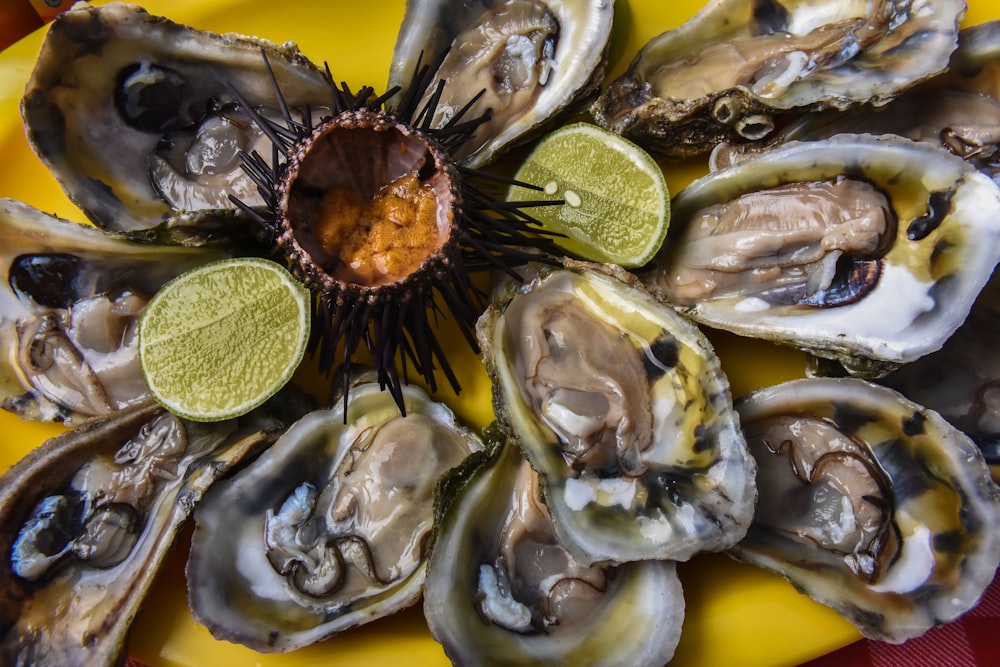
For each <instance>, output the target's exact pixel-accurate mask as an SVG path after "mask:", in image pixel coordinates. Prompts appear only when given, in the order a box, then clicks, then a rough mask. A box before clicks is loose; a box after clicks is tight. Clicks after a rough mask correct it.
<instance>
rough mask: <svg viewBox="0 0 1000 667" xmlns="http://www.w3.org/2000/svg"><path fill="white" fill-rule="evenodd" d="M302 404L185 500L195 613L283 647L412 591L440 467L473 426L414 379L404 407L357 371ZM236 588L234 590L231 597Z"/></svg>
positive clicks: (468, 438) (235, 634) (233, 637)
mask: <svg viewBox="0 0 1000 667" xmlns="http://www.w3.org/2000/svg"><path fill="white" fill-rule="evenodd" d="M352 382H353V383H354V386H353V387H352V388H351V391H350V393H349V395H348V396H349V398H348V399H347V404H346V407H345V405H344V403H343V402H340V401H338V404H337V406H336V407H334V408H332V409H329V410H318V411H314V412H312V413H310V414H308V415H306V416H305V417H303V418H302V419H301V420H299V421H298V422H296V423H295V424H293V425H292V427H291V428H290V429H288V431H287V432H286V433H285V434H284V435H283V436H282V437H281V438H280V439H279V440H278V442H276V443H275V444H274V446H273V447H271V448H270V449H269V450H268V451H266V452H264V454H262V455H261V456H260V457H259V458H258V459H257V460H256V461H254V462H253V463H252V464H251V465H250V466H248V467H247V468H246V469H245V470H243V471H241V472H240V473H239V474H238V475H236V476H235V477H233V478H231V479H229V480H226V481H224V482H220V483H219V484H218V485H216V487H214V488H213V489H212V490H211V491H210V492H209V494H207V495H206V497H205V500H204V502H203V503H202V504H201V505H200V506H199V507H198V508H197V510H196V511H195V520H196V523H197V525H196V528H195V533H194V537H193V540H192V546H191V555H190V558H189V560H188V565H187V577H188V600H189V603H190V606H191V610H192V612H193V614H194V616H195V618H196V619H197V620H198V621H199V622H200V623H202V624H203V625H205V626H206V627H207V628H208V629H209V630H210V631H211V632H212V634H213V636H215V637H216V638H217V639H223V640H227V641H232V642H238V643H241V644H244V645H246V646H249V647H250V648H252V649H254V650H257V651H262V652H284V651H290V650H293V649H295V648H299V647H301V646H305V645H308V644H311V643H313V642H316V641H319V640H320V639H323V638H325V637H328V636H330V635H332V634H334V633H336V632H340V631H341V630H345V629H347V628H350V627H353V626H355V625H359V624H361V623H366V622H368V621H372V620H374V619H376V618H380V617H382V616H386V615H388V614H391V613H393V612H395V611H398V610H399V609H402V608H404V607H406V606H409V605H411V604H413V603H415V602H416V601H417V599H418V598H419V597H420V592H421V586H422V584H423V580H424V572H425V566H426V556H427V547H428V542H429V539H428V538H429V536H430V531H431V527H432V524H433V503H434V497H435V486H436V484H437V482H438V480H439V478H440V477H441V476H442V475H443V474H444V473H445V472H446V471H447V470H449V469H450V468H452V467H454V466H456V465H458V464H459V463H460V462H461V461H462V460H463V459H464V458H465V457H466V456H468V455H469V454H470V453H471V452H473V451H475V450H477V449H481V447H482V444H481V443H480V441H479V439H478V438H477V437H476V436H475V435H474V434H473V433H472V432H470V431H469V430H468V429H466V428H464V427H462V426H460V425H458V424H457V423H456V421H455V417H454V415H453V414H452V412H451V411H450V410H449V409H448V408H447V407H446V406H444V405H443V404H441V403H435V402H432V401H431V400H430V399H429V398H428V397H427V395H426V394H424V393H423V391H422V390H420V389H418V388H417V387H413V386H405V387H403V388H402V394H403V400H404V401H405V404H406V416H405V417H401V416H400V414H399V410H398V409H397V407H396V404H395V402H394V400H393V398H392V397H391V396H390V395H389V392H385V391H382V389H381V387H380V386H379V384H378V383H377V382H374V381H372V378H371V377H370V376H369V375H361V376H358V377H355V378H352ZM233 600H239V601H240V603H239V604H233Z"/></svg>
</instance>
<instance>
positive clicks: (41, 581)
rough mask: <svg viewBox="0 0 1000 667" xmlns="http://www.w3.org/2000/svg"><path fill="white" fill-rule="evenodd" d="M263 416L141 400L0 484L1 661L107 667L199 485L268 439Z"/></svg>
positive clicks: (51, 444) (80, 430) (44, 449)
mask: <svg viewBox="0 0 1000 667" xmlns="http://www.w3.org/2000/svg"><path fill="white" fill-rule="evenodd" d="M280 428H281V425H280V423H279V422H277V421H273V420H271V419H270V418H262V419H259V420H258V419H257V418H254V419H252V420H251V419H247V420H245V421H241V422H239V423H237V422H232V421H230V422H215V423H212V424H196V423H193V422H187V421H184V420H182V419H180V418H178V417H175V416H173V415H171V414H170V413H168V412H166V411H165V410H164V409H163V408H161V407H160V406H158V405H156V404H155V403H152V402H151V401H148V402H146V403H143V404H140V405H135V406H130V407H128V408H124V409H122V410H118V411H116V412H115V413H114V414H113V415H110V416H108V417H100V418H95V419H92V420H90V421H87V422H86V423H84V424H82V425H80V426H78V427H76V428H74V429H72V430H69V431H66V432H65V433H63V434H61V435H59V436H56V437H55V438H53V439H51V440H49V441H47V442H46V443H44V444H43V445H42V446H40V447H38V448H37V449H35V450H34V451H32V452H31V453H30V454H29V455H28V456H27V457H25V458H24V459H23V460H21V461H20V462H18V463H16V464H15V465H14V466H12V467H11V468H10V469H9V470H8V471H7V472H6V473H5V474H4V475H3V477H0V525H2V526H3V530H2V531H0V547H2V549H0V551H2V552H3V554H5V556H6V559H5V561H4V563H3V567H2V568H0V583H2V585H3V590H4V596H3V599H2V602H0V663H3V664H5V665H35V666H36V667H45V666H51V667H74V666H79V667H84V666H86V667H91V666H92V665H108V666H110V665H116V664H120V661H121V660H122V659H123V658H124V655H123V651H124V646H125V639H126V636H127V634H128V630H129V627H130V625H131V623H132V620H133V619H134V618H135V615H136V613H137V612H138V610H139V605H140V604H141V603H142V600H143V598H144V597H145V594H146V591H148V590H149V588H150V585H151V584H152V579H153V576H154V575H155V573H156V571H157V570H158V568H159V565H160V563H161V562H162V561H163V559H164V557H165V556H166V554H167V553H168V551H169V549H170V547H171V545H172V544H173V542H174V538H175V536H176V534H177V532H178V530H179V529H180V527H181V526H182V525H183V523H184V521H185V520H186V519H187V517H188V516H189V514H190V512H191V509H192V508H193V507H194V505H195V504H196V503H197V502H198V500H199V499H200V498H201V495H202V494H203V493H204V492H205V489H206V488H208V486H209V485H210V484H211V483H212V482H214V481H215V479H217V478H218V477H219V476H221V475H222V474H224V473H225V472H226V471H227V470H228V469H229V468H230V467H231V466H232V465H234V464H235V463H236V462H238V461H240V460H241V459H243V458H244V457H245V456H250V455H253V454H255V453H256V452H257V451H259V450H260V449H261V448H262V447H264V446H266V445H267V444H269V443H270V442H272V441H273V440H274V437H275V433H276V431H278V430H280Z"/></svg>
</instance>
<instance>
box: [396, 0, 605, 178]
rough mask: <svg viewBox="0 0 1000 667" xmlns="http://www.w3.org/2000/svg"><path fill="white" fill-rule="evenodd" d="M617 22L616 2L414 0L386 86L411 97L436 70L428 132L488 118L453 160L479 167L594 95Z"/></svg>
mask: <svg viewBox="0 0 1000 667" xmlns="http://www.w3.org/2000/svg"><path fill="white" fill-rule="evenodd" d="M613 17H614V0H476V1H475V2H457V1H455V0H407V3H406V12H405V14H404V16H403V25H402V27H401V29H400V32H399V36H398V38H397V41H396V46H395V49H394V51H393V56H392V64H391V67H390V71H389V86H390V88H391V87H394V86H401V87H403V88H404V89H406V88H408V87H409V86H410V85H411V83H412V82H413V80H414V77H415V73H416V72H417V71H418V70H419V67H420V63H421V62H428V61H430V63H431V69H432V72H431V73H430V74H428V76H429V77H430V78H432V80H433V81H435V82H438V81H440V82H443V89H442V90H438V86H437V85H431V86H429V87H428V90H427V92H426V93H424V95H423V100H422V101H421V103H420V106H421V107H422V106H424V105H427V104H428V103H430V104H431V108H432V109H433V117H432V118H430V119H429V123H430V124H431V126H433V127H440V126H444V125H446V124H448V123H449V122H453V119H455V120H456V121H457V120H458V117H463V116H464V117H465V118H476V117H479V116H481V115H483V113H485V112H487V110H488V111H489V113H490V118H489V120H488V121H486V122H485V123H484V124H482V125H480V126H479V127H478V128H476V130H475V133H474V134H473V136H472V137H471V138H470V139H469V140H468V141H465V142H464V143H463V145H462V146H461V147H460V148H458V149H457V150H456V151H455V152H454V154H453V157H454V158H455V159H456V160H459V161H460V162H462V163H463V164H465V165H467V166H471V167H477V166H481V165H483V164H486V163H488V162H491V161H493V160H494V159H496V157H497V155H498V154H500V153H501V152H503V151H504V150H506V149H508V148H510V147H511V146H512V145H514V144H515V143H516V142H520V141H525V140H527V139H529V138H530V137H531V136H535V135H537V134H539V133H540V132H541V131H543V129H544V128H545V127H547V126H548V125H549V124H550V123H551V122H552V121H554V120H555V119H556V118H557V117H558V116H560V115H564V114H566V113H567V112H571V111H573V110H574V109H575V107H577V106H580V105H583V104H585V103H587V102H589V101H590V100H591V99H593V97H595V96H596V95H597V91H598V88H599V86H600V84H601V81H602V79H603V78H604V66H605V63H606V61H607V57H608V49H609V47H610V43H611V27H612V19H613ZM470 102H471V103H472V105H471V107H470V108H469V109H468V110H464V111H463V109H464V107H465V106H466V104H469V103H470Z"/></svg>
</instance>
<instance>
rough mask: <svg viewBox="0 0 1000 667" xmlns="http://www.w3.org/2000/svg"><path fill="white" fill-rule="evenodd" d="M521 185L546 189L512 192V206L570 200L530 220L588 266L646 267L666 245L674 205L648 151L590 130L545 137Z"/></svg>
mask: <svg viewBox="0 0 1000 667" xmlns="http://www.w3.org/2000/svg"><path fill="white" fill-rule="evenodd" d="M515 179H516V180H519V181H523V182H526V183H531V184H534V185H538V186H540V187H543V188H546V189H545V191H544V192H538V191H535V190H530V189H528V188H523V187H520V186H517V185H515V186H512V187H511V188H510V191H509V193H508V199H509V200H511V201H528V200H550V201H551V200H564V201H565V203H564V204H562V205H557V206H545V207H538V208H532V209H530V210H529V214H530V215H532V216H533V217H535V218H536V219H538V220H539V222H541V223H542V225H543V226H544V227H545V228H546V229H547V230H549V231H553V232H558V233H560V234H563V235H564V237H562V238H556V239H554V241H555V243H556V244H558V245H559V246H560V247H562V248H563V249H564V250H566V251H567V252H568V253H570V254H573V255H576V256H578V257H581V258H583V259H587V260H591V261H600V262H610V263H613V264H618V265H621V266H624V267H627V268H634V267H638V266H642V265H643V264H645V263H646V262H648V261H649V260H650V259H652V257H653V255H655V254H656V251H657V250H658V249H659V248H660V246H661V245H662V244H663V241H664V239H665V238H666V234H667V228H668V225H669V221H670V199H669V192H668V189H667V185H666V181H665V179H664V177H663V172H662V170H661V169H660V167H659V165H658V164H657V163H656V161H655V160H654V159H653V158H652V157H651V156H650V155H649V154H648V153H646V151H644V150H643V149H642V148H640V147H639V146H637V145H636V144H634V143H632V142H631V141H629V140H628V139H625V138H624V137H622V136H620V135H617V134H614V133H612V132H609V131H607V130H604V129H603V128H600V127H597V126H595V125H591V124H588V123H576V124H573V125H567V126H565V127H563V128H561V129H559V130H556V131H554V132H552V133H550V134H549V135H547V136H545V137H544V138H543V139H542V140H541V141H540V142H539V144H538V145H537V146H536V147H535V149H534V150H533V151H532V153H531V154H530V155H529V156H528V157H527V158H526V159H525V161H524V162H523V163H522V165H521V167H520V168H519V169H518V171H517V173H516V175H515Z"/></svg>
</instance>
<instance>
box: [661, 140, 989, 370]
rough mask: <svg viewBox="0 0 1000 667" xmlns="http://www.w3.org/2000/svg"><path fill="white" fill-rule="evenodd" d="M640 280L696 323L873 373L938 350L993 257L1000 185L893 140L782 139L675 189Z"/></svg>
mask: <svg viewBox="0 0 1000 667" xmlns="http://www.w3.org/2000/svg"><path fill="white" fill-rule="evenodd" d="M671 217H672V223H671V235H670V236H668V239H667V242H666V243H665V244H664V247H663V248H662V249H661V251H660V253H659V254H658V256H657V257H656V258H655V259H654V261H653V262H652V263H651V265H652V268H651V270H650V271H649V272H648V273H647V274H645V275H644V276H643V281H644V282H645V283H646V284H647V285H648V286H649V287H650V289H651V290H652V291H653V292H654V293H656V294H657V295H658V296H660V297H661V298H663V299H664V300H665V301H667V302H668V303H670V304H672V305H674V306H675V307H676V308H678V309H679V310H680V311H681V312H683V313H684V314H686V315H688V316H690V317H691V318H693V319H694V320H696V321H698V322H700V323H702V324H705V325H708V326H711V327H716V328H720V329H726V330H729V331H732V332H734V333H737V334H741V335H744V336H752V337H757V338H764V339H768V340H772V341H775V342H777V343H781V344H785V345H790V346H794V347H798V348H800V349H805V350H808V351H809V352H811V353H813V354H815V355H817V356H820V357H824V358H830V359H835V360H837V361H838V362H840V363H841V364H843V365H844V367H845V368H846V369H847V370H848V371H849V372H850V373H851V374H856V375H867V376H872V377H873V376H877V375H880V374H884V373H886V372H888V371H889V370H892V369H893V368H896V367H898V366H899V365H901V364H903V363H906V362H909V361H912V360H914V359H917V358H919V357H921V356H923V355H925V354H927V353H929V352H932V351H934V350H936V349H938V348H940V347H941V345H942V344H943V343H944V341H945V340H946V339H947V338H948V337H949V336H950V335H951V334H952V333H953V332H954V331H955V330H956V329H957V328H958V326H959V325H960V324H961V323H962V321H963V320H964V319H965V317H966V315H967V314H968V312H969V309H970V308H971V306H972V303H973V302H974V301H975V298H976V296H977V295H978V294H979V291H980V290H981V289H982V287H983V286H984V285H985V284H986V281H987V280H988V279H989V277H990V273H991V272H992V271H993V267H994V266H995V265H996V263H997V260H998V258H1000V189H998V187H997V185H996V183H994V182H993V181H991V180H990V179H989V178H988V177H986V176H985V175H983V174H981V173H979V172H978V171H976V169H975V168H974V167H973V166H972V165H969V164H967V163H966V162H964V161H963V160H961V159H960V158H958V157H955V156H954V155H951V154H949V153H947V152H946V151H944V150H942V149H940V148H936V147H933V146H930V145H928V144H923V143H918V142H913V141H909V140H906V139H903V138H900V137H891V136H881V137H873V136H866V135H838V136H836V137H833V138H831V139H829V140H827V141H815V142H793V143H789V144H786V145H784V146H781V147H779V148H776V149H775V150H773V151H769V152H767V153H764V154H762V155H760V156H757V157H754V158H753V159H749V160H746V161H744V162H741V163H739V164H736V165H733V166H732V167H729V168H727V169H722V170H719V171H715V172H712V173H710V174H708V175H707V176H705V177H703V178H702V179H699V180H697V181H695V182H694V183H692V184H691V185H690V186H688V187H687V188H685V189H684V190H683V191H682V192H680V193H679V194H678V195H677V196H676V197H675V199H674V202H673V205H672V209H671Z"/></svg>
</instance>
